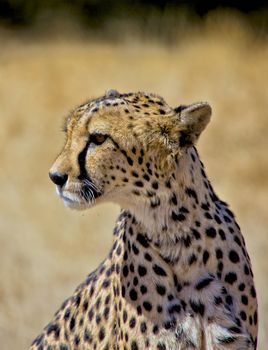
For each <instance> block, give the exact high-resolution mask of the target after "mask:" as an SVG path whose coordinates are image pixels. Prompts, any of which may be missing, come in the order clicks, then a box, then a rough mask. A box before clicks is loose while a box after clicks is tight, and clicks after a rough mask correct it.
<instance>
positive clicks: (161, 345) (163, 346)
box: [157, 343, 166, 350]
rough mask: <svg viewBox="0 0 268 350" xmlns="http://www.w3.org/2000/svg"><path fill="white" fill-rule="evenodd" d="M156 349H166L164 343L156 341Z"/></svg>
mask: <svg viewBox="0 0 268 350" xmlns="http://www.w3.org/2000/svg"><path fill="white" fill-rule="evenodd" d="M157 350H166V345H165V344H163V343H157Z"/></svg>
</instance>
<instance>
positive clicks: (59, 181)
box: [48, 172, 68, 187]
mask: <svg viewBox="0 0 268 350" xmlns="http://www.w3.org/2000/svg"><path fill="white" fill-rule="evenodd" d="M48 175H49V177H50V179H51V180H52V181H53V182H54V184H55V185H58V186H60V187H62V186H63V185H64V184H65V183H66V181H67V179H68V175H67V174H61V173H51V172H49V174H48Z"/></svg>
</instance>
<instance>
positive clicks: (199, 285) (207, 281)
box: [195, 277, 214, 290]
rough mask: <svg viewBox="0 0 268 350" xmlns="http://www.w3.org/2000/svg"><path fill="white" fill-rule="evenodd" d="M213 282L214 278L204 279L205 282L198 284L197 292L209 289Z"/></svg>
mask: <svg viewBox="0 0 268 350" xmlns="http://www.w3.org/2000/svg"><path fill="white" fill-rule="evenodd" d="M213 280H214V278H213V277H207V278H204V279H203V280H201V281H199V282H198V283H197V284H196V286H195V289H196V290H201V289H203V288H205V287H207V286H208V285H209V284H210V283H211V282H212V281H213Z"/></svg>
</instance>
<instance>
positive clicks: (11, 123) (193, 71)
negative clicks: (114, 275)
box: [0, 0, 268, 350]
mask: <svg viewBox="0 0 268 350" xmlns="http://www.w3.org/2000/svg"><path fill="white" fill-rule="evenodd" d="M266 3H267V1H258V0H255V1H251V2H240V1H239V2H238V1H218V2H217V1H175V0H174V1H165V0H158V1H148V0H147V1H141V0H140V1H138V0H133V1H126V0H125V1H123V0H121V1H111V0H103V1H98V0H77V1H70V0H65V1H60V0H58V1H53V0H48V1H41V0H35V1H34V0H28V1H26V0H25V1H24V0H0V47H1V49H0V164H1V166H0V169H1V170H0V184H1V189H0V196H1V197H0V198H1V200H0V279H1V283H0V310H1V311H0V344H1V350H7V349H14V350H16V349H26V348H27V346H28V345H29V344H30V342H31V340H32V339H33V338H34V337H35V336H36V335H37V334H38V332H39V331H40V330H41V329H42V328H43V326H44V325H45V324H46V323H47V322H48V321H49V320H50V319H51V317H52V315H53V313H54V312H55V311H56V309H57V308H58V307H59V306H60V304H61V302H62V301H63V300H64V299H65V298H66V297H68V296H69V295H70V294H71V293H72V292H73V290H74V289H75V287H76V286H77V285H78V284H79V283H80V282H81V281H82V280H83V279H84V278H85V276H86V275H87V273H89V272H90V271H91V270H92V269H93V268H95V267H96V266H97V264H98V263H99V262H100V261H101V260H102V259H103V258H104V257H105V256H106V254H107V252H108V250H109V247H110V245H111V240H112V228H113V225H114V222H115V219H116V215H117V214H118V212H119V208H118V207H116V206H114V205H112V204H107V205H105V206H100V207H97V208H94V209H92V210H90V211H87V212H73V211H70V210H68V209H66V208H65V207H64V206H63V203H62V202H61V201H60V200H59V199H58V198H57V197H56V195H55V193H54V192H55V191H54V186H53V185H52V183H50V181H49V179H48V176H47V174H48V170H49V168H50V165H51V164H52V162H53V160H54V158H55V157H56V155H57V154H58V153H59V151H60V149H61V147H62V146H63V143H64V135H63V133H62V132H61V127H62V121H63V117H64V115H66V114H67V113H68V112H69V111H70V109H72V108H73V107H74V106H75V105H77V104H80V103H81V102H83V101H84V100H86V99H88V98H91V97H94V96H96V97H97V96H99V95H100V94H103V93H104V91H105V90H107V89H108V88H116V89H118V90H119V91H121V92H129V91H137V90H142V91H148V92H155V93H158V94H160V95H162V96H163V97H164V98H165V99H166V100H167V102H168V103H169V104H171V105H173V106H176V105H179V104H188V103H192V102H195V101H200V100H201V101H208V102H209V103H210V104H211V105H212V107H213V118H212V121H211V124H210V125H209V127H208V128H207V130H206V132H205V133H204V134H203V135H202V137H201V139H200V141H199V144H198V149H199V152H200V155H201V158H202V160H203V161H204V163H205V165H206V169H207V173H208V175H209V177H210V179H211V181H212V184H213V185H214V187H215V189H216V192H217V193H218V195H219V196H220V197H221V198H222V199H223V200H226V201H227V202H229V203H230V205H231V208H232V209H233V210H234V212H235V214H236V217H237V220H238V222H239V223H240V225H241V227H242V230H243V232H244V235H245V239H246V243H247V247H248V250H249V253H250V256H251V260H252V264H253V271H254V274H255V281H256V286H257V292H258V299H259V313H260V330H259V347H258V349H260V350H265V349H267V344H268V279H267V276H268V259H267V255H268V232H267V231H268V229H267V227H268V210H267V207H268V205H267V200H268V175H267V174H268V157H267V153H268V137H267V134H268V89H267V81H268V45H267V43H268V36H267V34H268V9H267V6H266Z"/></svg>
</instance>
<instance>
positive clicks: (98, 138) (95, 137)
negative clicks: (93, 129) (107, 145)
mask: <svg viewBox="0 0 268 350" xmlns="http://www.w3.org/2000/svg"><path fill="white" fill-rule="evenodd" d="M107 137H108V135H103V134H92V135H91V136H90V142H92V143H94V144H95V145H101V144H102V143H103V142H104V141H105V140H106V139H107Z"/></svg>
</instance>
